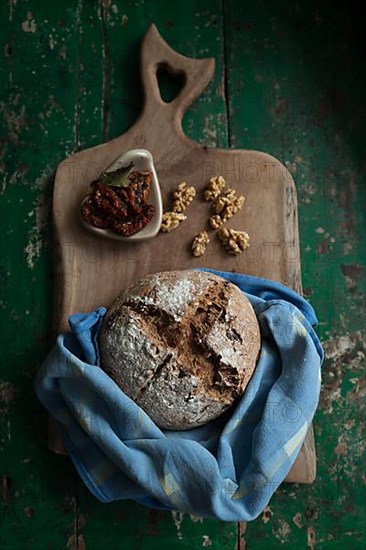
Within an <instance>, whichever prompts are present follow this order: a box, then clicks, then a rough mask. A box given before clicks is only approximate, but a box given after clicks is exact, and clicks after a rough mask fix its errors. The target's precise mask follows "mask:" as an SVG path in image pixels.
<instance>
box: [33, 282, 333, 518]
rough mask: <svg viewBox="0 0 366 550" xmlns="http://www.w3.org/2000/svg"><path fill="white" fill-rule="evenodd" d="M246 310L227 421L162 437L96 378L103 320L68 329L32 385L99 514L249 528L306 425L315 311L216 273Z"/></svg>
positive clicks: (314, 385) (285, 292) (317, 357)
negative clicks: (258, 339)
mask: <svg viewBox="0 0 366 550" xmlns="http://www.w3.org/2000/svg"><path fill="white" fill-rule="evenodd" d="M213 273H216V274H217V275H221V276H222V277H224V278H226V279H227V280H229V281H231V282H232V283H234V284H236V285H237V286H238V287H239V288H240V289H241V290H242V291H243V292H245V294H246V295H247V297H248V298H249V300H250V301H251V303H252V305H253V307H254V310H255V312H256V315H257V318H258V321H259V324H260V328H261V334H262V347H261V352H260V357H259V361H258V365H257V368H256V370H255V373H254V375H253V376H252V378H251V380H250V383H249V385H248V387H247V390H246V392H245V394H244V396H243V397H242V398H241V400H240V401H239V402H238V404H237V406H236V408H235V409H234V411H231V412H230V413H226V414H224V415H223V416H221V417H220V418H218V419H216V420H214V421H212V422H210V423H208V424H206V425H204V426H201V427H199V428H195V429H192V430H188V431H182V432H179V431H169V430H166V431H165V430H161V429H159V428H158V427H157V426H156V425H155V424H154V423H153V421H152V420H151V419H150V418H149V416H148V415H147V414H146V413H144V411H143V410H142V409H141V408H140V407H138V406H137V405H136V404H135V403H134V402H133V401H132V400H131V399H129V398H128V397H127V396H126V395H125V394H124V393H123V392H122V391H121V390H120V389H119V388H118V386H117V385H116V384H115V383H114V382H113V380H112V379H111V378H109V376H108V375H107V374H106V373H105V372H104V371H103V370H102V369H101V368H100V367H99V366H98V365H99V354H98V341H97V337H98V333H99V329H100V326H101V323H102V319H103V316H104V315H105V312H106V310H105V308H99V309H97V310H96V311H93V312H91V313H89V314H75V315H72V316H71V317H70V326H71V333H67V334H61V335H60V336H59V337H58V339H57V343H56V345H55V346H54V348H53V350H52V351H51V353H50V355H49V356H48V357H47V359H46V361H45V362H44V364H43V366H42V367H41V369H40V371H39V372H38V374H37V377H36V380H35V388H36V392H37V395H38V397H39V399H40V401H41V402H42V403H43V405H44V406H45V408H46V409H47V410H48V411H49V412H50V413H51V415H52V416H53V417H54V418H55V419H56V420H57V423H58V425H59V427H60V431H61V434H62V437H63V439H64V442H65V445H66V447H67V449H68V451H69V453H70V457H71V459H72V461H73V463H74V464H75V466H76V469H77V471H78V472H79V474H80V476H81V478H82V479H83V481H84V482H85V484H86V485H87V486H88V488H89V489H90V491H91V492H92V493H93V494H94V495H95V496H96V497H97V498H98V499H99V500H101V501H102V502H110V501H112V500H118V499H133V500H135V501H137V502H139V503H141V504H144V505H146V506H149V507H152V508H158V509H165V510H172V509H173V510H181V511H185V512H188V513H190V514H194V515H196V516H202V517H209V518H218V519H221V520H224V521H240V520H245V521H249V520H252V519H254V518H256V517H257V516H258V515H259V514H260V513H261V512H262V511H263V509H264V507H265V506H266V505H267V503H268V502H269V500H270V498H271V496H272V494H273V493H274V492H275V490H276V489H277V487H278V486H279V485H280V483H281V482H282V481H283V479H284V478H285V477H286V475H287V473H288V471H289V470H290V468H291V466H292V464H293V463H294V461H295V458H296V456H297V454H298V451H299V450H300V447H301V444H302V442H303V440H304V437H305V435H306V432H307V429H308V427H309V425H310V423H311V420H312V418H313V416H314V413H315V410H316V407H317V404H318V399H319V392H320V367H321V364H322V361H323V351H322V348H321V345H320V343H319V340H318V338H317V336H316V334H315V332H314V330H313V327H314V326H315V325H316V322H317V320H316V317H315V313H314V310H313V308H312V307H311V306H310V305H309V304H308V303H307V302H306V301H305V300H304V299H303V298H301V296H299V295H298V294H296V293H295V292H293V291H291V290H289V289H288V288H286V287H285V286H283V285H280V284H278V283H274V282H271V281H267V280H265V279H260V278H257V277H250V276H247V275H240V274H232V273H225V272H219V271H213Z"/></svg>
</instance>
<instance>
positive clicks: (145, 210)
mask: <svg viewBox="0 0 366 550" xmlns="http://www.w3.org/2000/svg"><path fill="white" fill-rule="evenodd" d="M154 213H155V207H154V206H153V205H152V204H144V205H143V207H142V210H141V212H140V214H137V215H135V216H133V217H130V218H127V219H126V220H121V219H113V221H112V225H111V227H112V229H113V230H114V231H115V232H116V233H118V234H119V235H123V236H125V237H130V236H131V235H135V233H138V232H139V231H141V229H143V228H144V227H145V226H146V225H147V224H148V223H149V222H150V221H151V220H152V217H153V215H154Z"/></svg>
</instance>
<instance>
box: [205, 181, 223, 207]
mask: <svg viewBox="0 0 366 550" xmlns="http://www.w3.org/2000/svg"><path fill="white" fill-rule="evenodd" d="M225 185H226V181H225V180H224V178H223V177H222V176H215V177H213V178H210V180H209V182H208V184H207V185H206V189H205V190H204V192H203V198H204V199H205V201H213V200H215V199H217V197H218V196H219V195H220V194H221V193H222V192H223V190H224V188H225Z"/></svg>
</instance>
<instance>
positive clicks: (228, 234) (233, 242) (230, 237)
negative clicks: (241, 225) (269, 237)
mask: <svg viewBox="0 0 366 550" xmlns="http://www.w3.org/2000/svg"><path fill="white" fill-rule="evenodd" d="M217 234H218V237H219V239H220V241H221V242H222V244H223V245H224V247H225V250H226V252H227V253H228V254H231V255H233V256H236V255H238V254H241V253H242V252H243V250H245V249H246V248H248V247H249V235H248V233H246V232H245V231H235V229H228V228H227V227H222V228H221V229H220V230H219V231H218V232H217Z"/></svg>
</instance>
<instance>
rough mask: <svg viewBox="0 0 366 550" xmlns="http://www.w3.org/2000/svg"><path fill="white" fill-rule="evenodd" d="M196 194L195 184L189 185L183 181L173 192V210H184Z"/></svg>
mask: <svg viewBox="0 0 366 550" xmlns="http://www.w3.org/2000/svg"><path fill="white" fill-rule="evenodd" d="M195 196H196V189H195V188H194V187H193V185H187V183H186V182H185V181H182V183H180V184H179V185H178V188H177V189H176V191H174V193H173V197H174V201H173V212H179V213H181V212H184V211H185V210H186V209H187V208H188V206H189V205H190V204H191V202H192V201H193V200H194V198H195Z"/></svg>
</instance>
